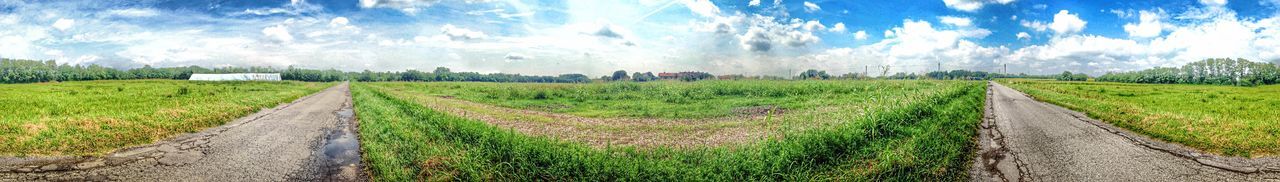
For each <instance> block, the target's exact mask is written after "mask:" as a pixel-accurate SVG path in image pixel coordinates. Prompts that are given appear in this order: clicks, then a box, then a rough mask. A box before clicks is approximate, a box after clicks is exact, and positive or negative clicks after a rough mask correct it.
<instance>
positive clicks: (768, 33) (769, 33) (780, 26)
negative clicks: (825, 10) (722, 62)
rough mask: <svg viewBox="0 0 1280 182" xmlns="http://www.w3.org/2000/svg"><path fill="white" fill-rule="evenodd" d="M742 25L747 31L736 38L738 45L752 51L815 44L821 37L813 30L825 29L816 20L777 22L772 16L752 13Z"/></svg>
mask: <svg viewBox="0 0 1280 182" xmlns="http://www.w3.org/2000/svg"><path fill="white" fill-rule="evenodd" d="M743 23H744V24H746V25H742V26H745V27H747V31H746V32H745V33H743V34H741V35H738V36H736V37H737V38H738V43H739V45H740V46H741V47H742V48H743V49H744V50H748V51H752V52H768V51H770V50H773V49H774V48H776V47H777V46H774V45H775V44H778V45H785V46H788V47H804V46H808V45H813V44H817V43H819V42H821V41H822V38H819V37H818V36H816V35H814V34H813V32H814V31H822V30H824V29H826V26H823V25H822V23H819V22H818V21H817V20H810V21H802V20H800V19H791V21H789V22H778V21H777V20H776V19H774V17H768V16H761V15H754V16H752V17H751V18H749V19H748V20H746V21H743Z"/></svg>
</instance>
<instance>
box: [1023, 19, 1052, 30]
mask: <svg viewBox="0 0 1280 182" xmlns="http://www.w3.org/2000/svg"><path fill="white" fill-rule="evenodd" d="M1021 22H1022V23H1021V24H1022V27H1027V28H1029V29H1031V30H1035V31H1037V32H1043V31H1045V30H1049V24H1047V23H1044V22H1040V21H1027V20H1022V21H1021Z"/></svg>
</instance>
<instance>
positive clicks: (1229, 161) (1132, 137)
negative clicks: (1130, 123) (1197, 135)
mask: <svg viewBox="0 0 1280 182" xmlns="http://www.w3.org/2000/svg"><path fill="white" fill-rule="evenodd" d="M991 84H1000V83H998V82H994V81H992V82H991ZM1001 86H1004V85H1001ZM1005 87H1008V86H1005ZM1008 88H1010V89H1013V87H1008ZM1013 90H1014V91H1018V93H1019V94H1022V95H1024V96H1027V97H1028V98H1031V99H1033V100H1035V101H1036V102H1040V103H1042V104H1045V105H1048V106H1049V107H1056V108H1058V109H1062V110H1065V111H1067V112H1066V113H1067V114H1068V115H1071V116H1072V117H1074V118H1075V119H1076V120H1080V121H1083V122H1085V123H1089V124H1091V125H1093V126H1097V127H1099V128H1102V129H1103V130H1106V131H1107V132H1110V133H1112V134H1115V135H1119V136H1120V137H1123V138H1125V139H1127V140H1129V141H1130V142H1132V143H1134V144H1137V145H1139V146H1143V147H1146V148H1148V149H1152V150H1156V151H1161V152H1164V153H1168V154H1171V155H1174V156H1177V157H1180V158H1183V159H1187V160H1191V161H1195V162H1196V163H1199V164H1200V165H1204V166H1209V167H1214V168H1218V169H1223V170H1227V171H1231V172H1235V173H1241V174H1254V173H1280V157H1263V158H1256V159H1250V158H1243V157H1231V156H1221V155H1217V154H1212V153H1208V152H1203V151H1200V150H1198V149H1194V148H1190V147H1186V146H1183V145H1181V144H1176V143H1170V142H1164V141H1160V140H1156V139H1152V138H1151V137H1147V136H1146V135H1142V134H1138V133H1135V132H1133V131H1129V130H1128V129H1124V128H1120V127H1116V126H1114V125H1111V124H1110V123H1106V122H1102V121H1100V120H1097V119H1093V118H1090V117H1089V116H1088V115H1087V114H1085V113H1083V112H1080V111H1076V110H1071V109H1068V108H1066V107H1062V106H1059V105H1057V104H1053V103H1050V102H1045V101H1043V100H1040V98H1036V97H1035V96H1032V95H1030V94H1027V93H1025V92H1022V91H1021V90H1018V89H1013Z"/></svg>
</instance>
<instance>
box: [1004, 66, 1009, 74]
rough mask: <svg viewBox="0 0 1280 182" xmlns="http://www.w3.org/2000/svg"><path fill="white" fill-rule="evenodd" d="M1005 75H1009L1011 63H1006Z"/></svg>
mask: <svg viewBox="0 0 1280 182" xmlns="http://www.w3.org/2000/svg"><path fill="white" fill-rule="evenodd" d="M1004 75H1009V64H1008V63H1005V64H1004Z"/></svg>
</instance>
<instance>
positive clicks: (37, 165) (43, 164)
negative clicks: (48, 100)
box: [0, 84, 341, 173]
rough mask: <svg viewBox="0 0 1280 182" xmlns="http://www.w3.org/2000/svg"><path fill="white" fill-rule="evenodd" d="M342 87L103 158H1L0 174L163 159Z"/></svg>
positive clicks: (102, 156)
mask: <svg viewBox="0 0 1280 182" xmlns="http://www.w3.org/2000/svg"><path fill="white" fill-rule="evenodd" d="M338 86H341V84H338V85H334V86H330V87H329V88H325V89H321V90H318V91H316V92H315V93H311V94H308V95H306V96H302V97H298V98H297V99H293V101H289V102H287V103H281V104H279V105H276V106H275V107H270V108H263V109H261V110H258V112H254V113H252V114H249V115H245V116H242V117H239V118H236V119H235V120H232V121H231V122H227V123H225V124H222V125H219V126H214V127H209V128H205V129H202V130H200V131H199V132H194V133H183V134H178V135H174V136H172V137H169V138H165V139H162V140H158V141H156V142H153V143H150V144H142V145H136V146H128V147H122V148H119V149H115V150H113V151H111V152H108V153H106V154H103V155H101V156H38V157H0V173H43V172H58V171H75V170H89V169H95V168H100V167H109V166H117V165H122V164H127V163H130V162H133V161H138V160H143V159H153V158H160V157H163V156H164V155H157V154H158V153H163V152H164V151H160V150H159V149H160V148H163V147H165V146H190V147H202V145H205V144H208V138H212V137H215V136H217V135H218V134H221V133H222V132H224V131H227V130H230V129H233V128H236V127H239V126H241V125H244V124H247V123H250V122H253V121H257V120H259V119H262V118H263V117H266V116H270V115H271V114H272V113H275V112H276V111H279V110H283V109H286V108H289V106H293V105H294V104H297V103H298V102H301V101H303V100H307V99H310V98H312V97H315V96H316V95H319V94H320V93H321V92H324V91H326V90H329V89H335V88H337V87H338Z"/></svg>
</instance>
